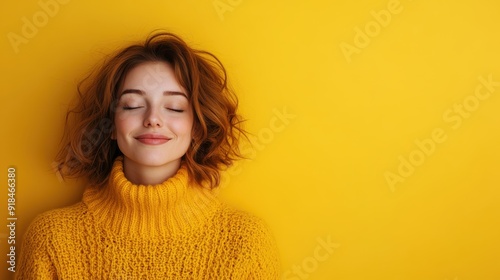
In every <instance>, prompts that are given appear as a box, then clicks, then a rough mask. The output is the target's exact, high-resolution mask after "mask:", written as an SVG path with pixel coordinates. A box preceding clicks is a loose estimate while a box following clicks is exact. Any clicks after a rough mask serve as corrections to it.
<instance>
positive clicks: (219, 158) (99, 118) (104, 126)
mask: <svg viewBox="0 0 500 280" xmlns="http://www.w3.org/2000/svg"><path fill="white" fill-rule="evenodd" d="M157 61H163V62H167V63H169V64H170V65H171V66H172V68H173V69H174V74H175V77H176V79H177V82H178V83H179V84H180V85H181V86H182V87H183V88H184V89H185V90H186V91H187V93H188V99H189V103H190V106H192V109H193V115H194V122H193V129H192V138H193V139H192V142H191V145H190V146H189V148H188V150H187V152H186V154H185V155H184V156H183V157H182V161H183V162H184V163H185V165H186V166H187V171H188V174H189V178H190V180H191V181H192V182H193V181H194V182H196V183H197V184H198V185H200V186H206V187H209V188H214V187H217V186H218V185H219V184H220V181H221V174H220V172H221V171H222V170H224V169H225V168H227V167H229V166H231V165H232V163H233V162H234V160H236V159H239V158H242V154H241V152H240V150H239V142H240V139H241V137H242V136H243V137H246V132H245V131H244V129H243V128H242V126H241V123H242V118H241V116H240V115H239V114H237V107H238V99H237V97H236V95H235V94H234V92H233V91H232V90H231V89H230V88H229V86H228V83H227V75H226V70H225V68H224V66H223V65H222V63H221V62H220V60H219V59H218V58H217V57H215V56H214V55H213V54H211V53H210V52H207V51H202V50H196V49H193V48H191V47H189V46H188V45H187V44H186V43H185V42H184V41H183V40H182V39H181V38H180V37H178V36H177V35H174V34H172V33H167V32H163V31H156V32H154V33H152V34H151V35H150V36H149V37H148V38H147V39H146V40H145V41H144V42H143V43H139V44H133V45H130V46H128V47H126V48H124V49H122V50H119V51H118V52H117V53H115V54H114V55H111V56H108V57H107V58H105V59H104V61H103V63H102V64H100V65H98V66H97V67H96V68H95V69H94V71H92V72H91V73H90V74H89V75H88V76H87V77H86V78H85V79H83V80H82V81H81V82H80V83H79V84H78V97H77V100H76V103H75V104H74V105H73V106H72V107H71V108H70V109H69V110H68V112H67V114H66V122H65V129H64V134H63V139H62V143H61V147H60V150H59V152H58V153H57V155H56V162H57V163H58V165H57V171H59V172H60V174H61V175H62V176H63V178H66V177H68V178H81V177H83V178H86V179H88V180H89V182H90V183H91V184H96V185H101V186H102V185H104V184H105V183H106V182H107V179H108V177H109V174H110V172H111V168H112V165H113V161H114V160H115V159H116V158H117V157H118V156H120V155H122V153H121V151H120V149H119V148H118V145H117V142H116V140H112V139H111V134H112V132H113V128H114V112H115V109H116V106H117V103H118V98H119V94H118V90H119V88H120V86H121V85H122V83H123V81H124V79H125V76H126V75H127V73H128V72H129V71H130V70H131V69H132V68H134V67H136V66H138V65H139V64H141V63H145V62H157Z"/></svg>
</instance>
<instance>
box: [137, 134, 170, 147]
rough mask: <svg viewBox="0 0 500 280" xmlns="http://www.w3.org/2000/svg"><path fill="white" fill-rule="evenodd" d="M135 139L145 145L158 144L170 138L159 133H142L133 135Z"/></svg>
mask: <svg viewBox="0 0 500 280" xmlns="http://www.w3.org/2000/svg"><path fill="white" fill-rule="evenodd" d="M135 139H137V140H138V141H139V142H141V143H143V144H147V145H160V144H163V143H166V142H168V141H170V139H171V138H168V137H167V136H165V135H161V134H142V135H139V136H137V137H135Z"/></svg>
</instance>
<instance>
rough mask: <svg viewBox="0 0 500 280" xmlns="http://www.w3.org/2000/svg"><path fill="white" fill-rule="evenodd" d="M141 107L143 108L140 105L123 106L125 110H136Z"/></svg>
mask: <svg viewBox="0 0 500 280" xmlns="http://www.w3.org/2000/svg"><path fill="white" fill-rule="evenodd" d="M139 108H142V106H138V107H132V106H123V110H134V109H139Z"/></svg>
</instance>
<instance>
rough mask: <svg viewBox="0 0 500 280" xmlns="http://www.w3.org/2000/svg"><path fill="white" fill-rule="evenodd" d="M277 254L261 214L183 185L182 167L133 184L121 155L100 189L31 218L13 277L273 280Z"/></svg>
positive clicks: (91, 189)
mask: <svg viewBox="0 0 500 280" xmlns="http://www.w3.org/2000/svg"><path fill="white" fill-rule="evenodd" d="M277 252H278V251H277V248H276V243H275V240H274V238H273V236H272V234H271V233H270V231H269V229H268V228H267V226H266V225H265V223H264V222H263V221H262V220H261V219H259V218H257V217H255V216H252V215H250V214H247V213H245V212H242V211H238V210H235V209H233V208H231V207H229V206H227V205H225V204H223V203H221V202H220V201H219V200H218V199H217V198H216V197H215V196H214V194H213V192H212V191H210V190H207V189H204V188H202V187H199V186H189V185H188V175H187V170H186V169H185V167H181V168H180V169H179V171H178V172H177V174H176V175H175V176H173V177H172V178H169V179H168V180H167V181H165V182H163V183H162V184H158V185H148V186H144V185H134V184H132V183H131V182H130V181H128V180H127V179H126V178H125V176H124V174H123V159H122V158H121V157H120V158H118V159H117V160H116V161H115V162H114V165H113V169H112V172H111V175H110V179H109V183H108V185H107V186H106V187H104V188H97V187H92V186H90V187H88V188H87V189H86V190H85V192H84V194H83V199H82V201H81V202H80V203H77V204H75V205H73V206H70V207H66V208H62V209H56V210H52V211H48V212H46V213H43V214H41V215H39V216H38V217H37V218H36V219H35V220H34V221H33V222H32V223H31V225H30V227H29V228H28V231H27V232H26V234H25V240H24V242H23V246H22V248H21V256H20V259H19V263H18V267H17V272H16V279H22V280H29V279H93V280H94V279H117V280H129V279H130V280H132V279H134V280H135V279H211V280H212V279H266V280H269V279H279V271H280V263H279V259H278V253H277Z"/></svg>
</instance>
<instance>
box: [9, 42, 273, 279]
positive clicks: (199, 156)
mask: <svg viewBox="0 0 500 280" xmlns="http://www.w3.org/2000/svg"><path fill="white" fill-rule="evenodd" d="M79 97H80V98H79V100H78V103H77V104H76V106H75V107H74V108H73V109H72V110H70V111H69V112H68V115H67V117H66V130H65V134H64V135H65V140H64V141H65V142H64V145H63V147H62V148H61V150H60V152H59V154H58V156H57V159H58V162H60V165H59V171H60V172H61V174H63V175H64V176H66V177H79V178H81V177H83V178H86V179H88V181H89V184H88V187H87V188H86V189H85V192H84V194H83V198H82V201H81V202H79V203H77V204H75V205H73V206H70V207H66V208H62V209H56V210H52V211H49V212H46V213H44V214H41V215H39V216H38V217H37V218H36V219H35V220H34V221H33V222H32V224H31V225H30V227H29V229H28V231H27V232H26V235H25V240H24V243H23V247H22V249H21V250H22V252H21V257H20V261H19V267H18V272H17V274H16V277H17V279H23V280H26V279H278V278H279V266H280V265H279V260H278V254H277V249H276V245H275V242H274V239H273V237H272V235H271V233H270V232H269V230H268V229H267V227H266V226H265V224H264V223H263V222H262V221H261V220H260V219H258V218H256V217H254V216H252V215H249V214H247V213H244V212H241V211H238V210H235V209H232V208H231V207H229V206H226V205H225V204H223V203H222V202H220V201H218V200H217V198H216V197H215V195H214V188H216V187H217V186H218V185H219V182H220V176H221V171H222V170H223V169H224V168H227V167H228V166H230V165H231V164H232V163H233V161H234V160H236V159H238V158H240V157H241V154H240V152H239V149H238V143H239V139H240V137H242V136H243V137H244V136H245V133H244V131H243V130H242V129H241V127H240V123H241V118H240V116H239V115H238V114H237V113H236V110H237V98H236V96H235V95H234V94H233V93H232V92H231V91H230V90H229V89H228V86H227V84H226V73H225V70H224V67H223V66H222V64H221V63H220V61H219V60H218V59H217V58H215V57H214V56H213V55H212V54H210V53H208V52H204V51H199V50H194V49H192V48H190V47H189V46H187V45H186V43H185V42H184V41H182V40H181V39H180V38H179V37H177V36H175V35H173V34H170V33H156V34H154V35H152V36H151V37H149V38H148V39H147V40H146V41H145V42H144V44H137V45H132V46H129V47H127V48H125V49H123V50H121V51H120V52H118V53H117V54H116V55H114V56H112V57H110V58H108V59H107V60H106V61H105V62H104V63H103V65H102V66H101V67H100V68H98V69H96V70H95V71H94V72H93V74H91V75H90V76H89V77H87V78H86V79H85V80H84V82H83V83H82V84H80V85H79Z"/></svg>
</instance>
